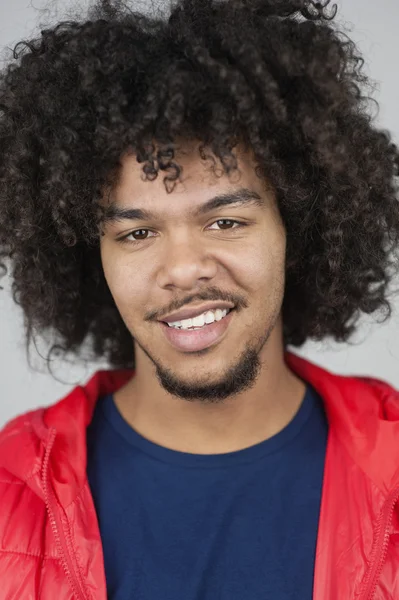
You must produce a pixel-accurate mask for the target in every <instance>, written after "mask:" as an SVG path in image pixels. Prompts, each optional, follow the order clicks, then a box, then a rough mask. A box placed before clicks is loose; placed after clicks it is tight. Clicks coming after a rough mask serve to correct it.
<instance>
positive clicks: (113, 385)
mask: <svg viewBox="0 0 399 600" xmlns="http://www.w3.org/2000/svg"><path fill="white" fill-rule="evenodd" d="M285 360H286V362H287V364H288V366H289V367H290V368H291V370H292V371H293V372H295V373H296V374H297V376H298V377H300V378H301V379H302V380H303V381H305V382H308V383H310V384H311V385H312V386H313V387H314V388H315V390H316V391H317V392H318V393H319V394H320V396H321V397H322V399H323V401H324V406H325V410H326V414H327V418H328V422H329V428H330V436H334V437H335V439H336V440H338V442H339V443H341V444H343V445H344V446H345V447H346V450H347V452H348V454H349V455H350V457H351V459H352V460H353V461H354V462H355V463H356V464H357V465H358V466H359V467H360V468H361V469H362V470H363V471H364V473H365V474H366V475H367V476H368V477H369V478H370V479H371V480H372V481H373V482H374V483H375V485H377V487H378V488H379V489H380V490H381V491H382V492H383V493H388V492H389V491H390V490H391V489H392V488H393V487H396V485H398V484H399V469H398V466H399V444H398V441H397V440H398V439H399V392H398V391H396V390H395V389H394V388H393V387H391V386H390V385H389V384H387V383H385V382H383V381H380V380H378V379H374V378H366V377H363V378H362V377H355V376H353V377H349V376H343V375H336V374H333V373H331V372H329V371H328V370H327V369H324V368H322V367H319V366H317V365H315V364H314V363H312V362H310V361H309V360H306V359H304V358H301V357H299V356H298V355H295V354H293V353H291V352H286V353H285ZM133 375H134V371H132V370H114V371H105V370H103V371H97V372H96V373H95V374H94V375H93V376H92V377H91V379H90V380H89V381H88V383H86V385H84V386H77V387H75V388H74V389H73V390H72V391H71V392H69V393H68V394H67V395H66V396H65V397H64V398H63V399H61V400H60V401H59V402H57V403H56V404H54V405H53V406H50V407H49V408H43V409H39V410H36V411H32V412H31V413H28V414H26V415H22V416H21V417H19V418H17V419H16V420H14V421H13V422H12V423H11V424H9V425H8V427H7V428H6V429H5V430H4V431H3V433H2V434H0V443H1V446H2V452H1V454H2V459H1V462H0V466H2V467H4V468H6V469H7V470H8V471H9V472H10V473H12V474H13V475H15V476H16V477H18V478H20V479H23V480H25V481H27V483H28V485H31V487H32V488H34V489H35V491H36V492H37V489H38V487H39V486H38V482H37V481H36V483H34V481H35V478H34V477H32V475H34V474H35V473H38V472H39V471H40V469H41V466H42V460H43V456H44V452H45V448H46V445H47V441H48V439H49V437H50V436H51V435H54V430H55V431H56V438H55V441H54V447H53V449H52V452H51V459H50V468H51V470H52V480H53V485H54V489H55V491H56V494H57V496H58V499H59V501H60V502H61V504H63V505H64V506H67V505H69V504H70V503H71V502H72V501H73V500H74V499H75V498H76V496H77V494H78V493H79V492H80V490H81V489H82V487H83V485H84V484H85V482H86V480H87V479H86V460H87V459H86V428H87V426H88V425H89V423H90V421H91V419H92V415H93V411H94V407H95V404H96V401H97V399H98V398H99V397H100V396H103V395H105V394H108V393H113V392H115V391H116V390H118V389H119V388H120V387H122V386H123V385H124V384H125V383H126V382H127V381H128V380H129V379H130V378H131V377H132V376H133ZM17 424H19V430H18V432H17V433H18V434H19V443H18V444H17V445H16V444H15V437H16V436H15V428H16V427H17ZM13 425H14V428H13ZM13 431H14V434H13ZM29 482H31V484H30V483H29Z"/></svg>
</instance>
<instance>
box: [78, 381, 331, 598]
mask: <svg viewBox="0 0 399 600" xmlns="http://www.w3.org/2000/svg"><path fill="white" fill-rule="evenodd" d="M327 431H328V425H327V420H326V416H325V413H324V408H323V403H322V400H321V398H320V397H319V396H318V395H317V393H316V391H315V390H314V389H313V388H312V387H311V386H310V385H308V387H307V391H306V394H305V397H304V401H303V403H302V404H301V407H300V409H299V411H298V412H297V414H296V415H295V417H294V418H293V420H292V421H291V422H290V423H289V424H288V426H287V427H285V428H284V430H283V431H281V432H280V433H278V434H277V435H275V436H273V437H272V438H270V439H268V440H265V441H263V442H261V443H258V444H256V445H254V446H251V447H250V448H245V449H244V450H239V451H236V452H230V453H226V454H212V455H197V454H190V453H185V452H178V451H175V450H170V449H168V448H164V447H162V446H159V445H157V444H154V443H152V442H150V441H149V440H147V439H146V438H144V437H143V436H141V435H140V434H138V433H137V432H136V431H134V429H132V427H131V426H130V425H128V423H127V422H126V421H125V420H124V419H123V417H122V416H121V414H120V413H119V411H118V409H117V407H116V405H115V403H114V399H113V396H112V395H109V396H106V397H104V398H101V399H100V400H99V401H98V403H97V406H96V409H95V413H94V416H93V420H92V422H91V424H90V426H89V428H88V432H87V434H88V437H87V442H88V467H87V473H88V478H89V483H90V487H91V490H92V494H93V498H94V503H95V506H96V510H97V515H98V520H99V526H100V532H101V538H102V544H103V549H104V560H105V573H106V579H107V592H108V599H109V600H161V599H162V600H269V599H270V600H288V599H289V600H298V599H300V600H311V599H312V589H313V575H314V561H315V550H316V540H317V530H318V522H319V513H320V503H321V490H322V480H323V471H324V459H325V450H326V441H327Z"/></svg>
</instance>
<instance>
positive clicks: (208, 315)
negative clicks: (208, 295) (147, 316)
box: [168, 308, 230, 329]
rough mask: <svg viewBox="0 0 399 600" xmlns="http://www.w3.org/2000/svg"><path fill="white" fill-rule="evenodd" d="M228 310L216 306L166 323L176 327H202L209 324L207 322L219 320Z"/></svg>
mask: <svg viewBox="0 0 399 600" xmlns="http://www.w3.org/2000/svg"><path fill="white" fill-rule="evenodd" d="M229 312H230V309H227V308H225V309H223V310H221V309H220V308H217V309H216V310H215V311H212V310H208V311H207V312H204V313H202V315H198V316H197V317H194V318H192V319H183V320H182V321H175V322H173V323H168V325H169V327H175V328H176V329H190V328H191V327H198V328H199V327H203V326H204V325H209V323H213V322H214V321H220V320H221V319H223V317H225V316H226V315H227V314H228V313H229Z"/></svg>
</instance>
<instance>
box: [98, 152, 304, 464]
mask: <svg viewBox="0 0 399 600" xmlns="http://www.w3.org/2000/svg"><path fill="white" fill-rule="evenodd" d="M235 152H236V155H237V159H238V167H239V172H238V174H237V172H236V173H234V174H233V175H232V176H231V177H230V179H229V177H228V176H227V175H226V174H225V173H224V172H223V171H222V169H219V172H218V173H219V175H220V174H221V176H218V177H217V176H215V174H214V173H213V172H212V170H211V169H210V165H209V163H208V162H206V161H204V160H202V159H201V157H200V155H199V153H198V144H197V143H194V142H191V143H182V144H181V146H179V149H178V150H177V152H176V156H175V158H176V160H177V161H178V163H179V164H180V165H181V166H182V167H183V172H182V175H181V177H180V180H179V182H178V183H177V185H176V187H175V189H174V191H173V192H172V193H171V194H168V193H167V191H166V189H165V186H164V183H163V176H164V174H163V173H162V172H161V173H160V175H159V176H158V178H157V179H156V180H154V181H151V182H149V181H143V178H142V171H141V169H142V165H140V164H138V163H137V160H136V157H135V155H134V154H126V155H125V156H124V157H123V158H122V163H121V164H122V168H121V172H120V177H119V180H118V183H117V184H116V185H115V187H114V188H113V190H112V191H111V193H110V194H109V195H108V196H107V199H106V200H105V199H104V204H105V205H109V204H110V203H111V202H112V203H113V204H114V205H116V206H118V207H121V208H145V209H147V210H150V211H152V212H156V213H157V214H158V215H159V216H158V218H157V219H155V220H154V219H152V220H151V221H148V220H147V221H142V220H140V221H138V220H126V219H124V220H118V221H116V222H106V223H105V224H104V226H103V236H102V237H101V259H102V264H103V269H104V275H105V278H106V281H107V283H108V286H109V289H110V291H111V293H112V296H113V298H114V300H115V303H116V306H117V308H118V310H119V312H120V314H121V316H122V318H123V320H124V322H125V324H126V326H127V328H128V329H129V331H130V332H131V334H132V337H133V339H134V345H135V360H136V371H135V375H134V376H133V377H132V378H131V379H130V381H129V382H128V383H127V384H126V385H125V386H124V387H122V388H121V389H120V390H118V391H117V392H116V393H115V394H114V398H115V403H116V405H117V407H118V409H119V411H120V413H121V414H122V416H123V418H124V419H125V420H126V421H127V422H128V423H129V424H130V425H131V426H132V427H133V428H134V429H135V430H136V431H138V432H139V433H140V434H141V435H143V436H144V437H146V438H147V439H149V440H150V441H153V442H154V443H157V444H160V445H162V446H164V447H166V448H170V449H173V450H178V451H182V452H190V453H196V454H216V453H225V452H232V451H235V450H240V449H243V448H247V447H249V446H252V445H254V444H256V443H259V442H261V441H263V440H265V439H268V438H270V437H271V436H273V435H275V434H276V433H278V432H279V431H281V430H282V429H283V428H284V427H285V426H286V425H287V424H288V423H289V422H290V421H291V420H292V418H293V417H294V415H295V414H296V412H297V411H298V409H299V407H300V405H301V403H302V401H303V397H304V394H305V389H306V386H305V383H304V382H303V381H302V380H301V379H299V378H298V377H297V376H296V375H295V374H294V373H293V372H292V371H291V370H290V369H289V368H288V366H287V365H286V363H285V361H284V346H283V333H282V332H283V328H282V325H283V324H282V317H281V307H282V303H283V297H284V284H285V253H286V231H285V228H284V224H283V222H282V219H281V216H280V213H279V210H278V206H277V202H276V199H275V196H274V194H273V192H272V190H271V189H270V186H267V183H266V182H265V181H264V180H263V179H261V178H260V177H259V176H258V175H257V174H256V173H255V166H256V163H255V160H254V157H253V155H252V153H251V152H250V151H248V150H246V149H244V148H243V147H242V146H238V147H236V148H235ZM242 187H245V188H249V189H250V190H252V191H255V192H257V193H258V194H259V196H260V197H261V199H262V202H261V206H258V205H256V204H255V203H253V204H252V205H245V206H237V205H235V206H225V207H222V208H218V209H217V210H212V211H211V212H209V213H207V214H206V215H202V216H200V217H195V218H194V217H192V216H191V215H190V214H189V211H190V209H192V208H193V207H194V206H199V205H201V204H203V203H205V202H206V201H207V200H209V199H210V198H211V197H213V196H215V195H217V194H220V193H223V192H227V191H232V190H236V189H239V188H242ZM221 219H223V220H224V219H228V220H229V221H227V223H226V222H225V221H222V222H220V220H221ZM231 220H234V221H235V220H237V221H240V222H243V223H246V224H247V226H245V227H238V225H237V224H234V223H232V222H231ZM143 230H144V231H143ZM127 234H131V235H130V236H129V237H128V240H127V243H125V244H122V243H120V242H118V241H117V238H118V237H120V236H122V235H127ZM135 240H136V243H134V241H135ZM208 300H212V301H213V300H228V301H232V302H234V303H235V304H237V310H236V311H234V312H233V314H232V319H231V322H230V324H229V327H228V329H227V331H226V332H225V335H224V336H223V338H222V339H221V341H219V342H218V343H216V344H215V345H213V346H212V347H210V348H208V349H206V350H204V351H202V352H191V353H190V352H182V351H180V350H177V349H175V348H174V347H173V346H171V344H170V343H169V342H168V340H167V339H166V337H165V336H164V333H163V331H162V326H161V325H160V323H159V322H158V321H157V320H156V319H158V318H161V317H162V316H165V315H166V314H167V313H170V312H172V311H173V312H174V311H175V310H179V309H182V308H189V307H191V306H193V305H199V304H202V303H204V302H206V301H208Z"/></svg>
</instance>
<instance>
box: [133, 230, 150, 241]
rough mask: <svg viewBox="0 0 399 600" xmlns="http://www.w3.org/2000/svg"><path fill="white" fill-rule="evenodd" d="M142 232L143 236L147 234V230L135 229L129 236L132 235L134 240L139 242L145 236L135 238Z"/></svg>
mask: <svg viewBox="0 0 399 600" xmlns="http://www.w3.org/2000/svg"><path fill="white" fill-rule="evenodd" d="M143 232H144V234H145V233H148V229H136V230H135V231H132V233H130V234H129V235H132V236H133V238H134V239H135V240H137V241H139V240H143V239H146V238H147V236H146V235H144V237H141V236H139V237H138V236H137V234H140V233H143Z"/></svg>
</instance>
